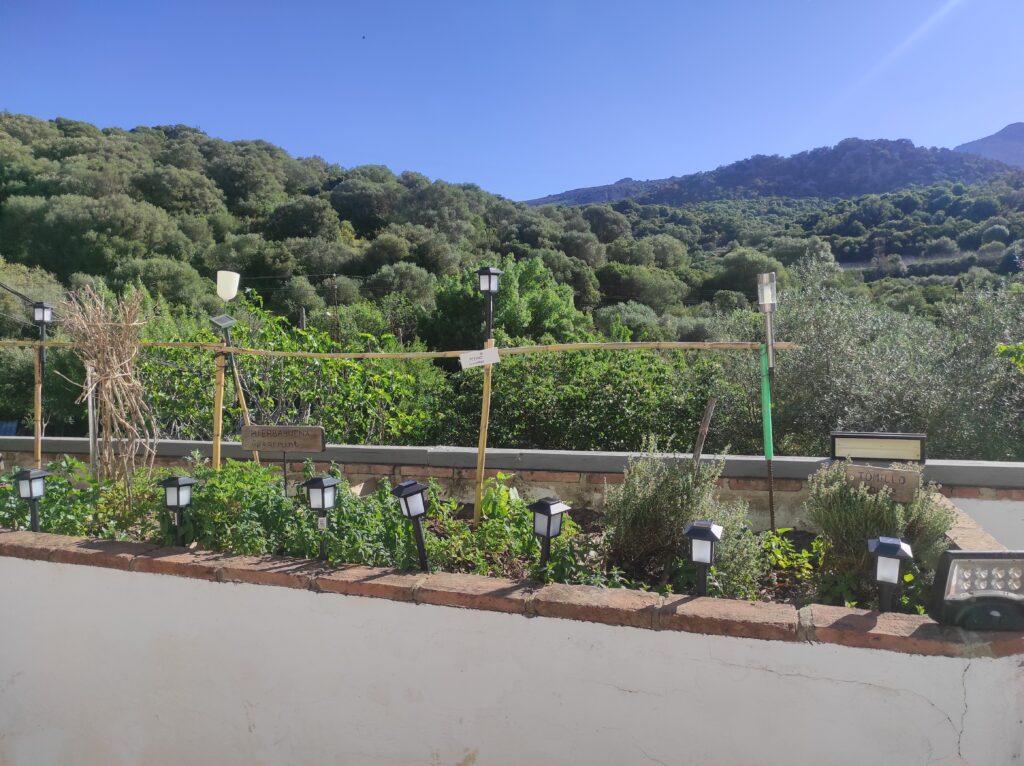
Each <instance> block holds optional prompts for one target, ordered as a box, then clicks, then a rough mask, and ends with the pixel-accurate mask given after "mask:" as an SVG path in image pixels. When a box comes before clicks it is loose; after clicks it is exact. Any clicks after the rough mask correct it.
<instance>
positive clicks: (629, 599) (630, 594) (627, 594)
mask: <svg viewBox="0 0 1024 766" xmlns="http://www.w3.org/2000/svg"><path fill="white" fill-rule="evenodd" d="M661 604H662V597H661V596H660V595H659V594H657V593H647V592H644V591H639V590H627V589H625V588H596V587H591V586H589V585H562V584H559V583H555V584H553V585H547V586H545V587H544V588H542V589H541V590H539V591H537V593H536V594H535V595H534V597H533V601H532V602H531V610H532V611H533V613H534V614H537V615H540V616H541V617H561V618H564V619H569V620H584V621H586V622H602V623H604V624H605V625H628V626H631V627H634V628H653V627H654V616H655V614H656V613H657V611H658V608H659V607H660V606H661Z"/></svg>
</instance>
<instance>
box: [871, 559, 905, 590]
mask: <svg viewBox="0 0 1024 766" xmlns="http://www.w3.org/2000/svg"><path fill="white" fill-rule="evenodd" d="M875 579H876V580H878V582H884V583H889V584H891V585H895V584H896V583H898V582H899V581H900V560H899V559H894V558H890V557H889V556H879V557H878V565H877V567H876V569H875Z"/></svg>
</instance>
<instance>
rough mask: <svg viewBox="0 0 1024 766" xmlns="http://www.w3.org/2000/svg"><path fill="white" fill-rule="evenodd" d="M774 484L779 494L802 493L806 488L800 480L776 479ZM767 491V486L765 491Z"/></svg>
mask: <svg viewBox="0 0 1024 766" xmlns="http://www.w3.org/2000/svg"><path fill="white" fill-rule="evenodd" d="M765 484H767V482H765ZM774 484H775V490H776V491H777V492H800V491H801V490H803V488H804V483H803V482H802V481H800V479H776V480H775V481H774ZM767 489H768V487H767V486H766V487H765V490H767Z"/></svg>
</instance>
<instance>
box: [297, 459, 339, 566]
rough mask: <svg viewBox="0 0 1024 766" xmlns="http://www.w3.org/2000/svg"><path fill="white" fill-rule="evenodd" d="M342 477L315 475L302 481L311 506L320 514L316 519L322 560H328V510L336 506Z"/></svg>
mask: <svg viewBox="0 0 1024 766" xmlns="http://www.w3.org/2000/svg"><path fill="white" fill-rule="evenodd" d="M340 483H341V479H338V478H337V477H334V476H314V477H313V478H312V479H308V480H307V481H304V482H302V486H303V487H305V488H306V495H307V497H308V498H309V507H310V508H312V509H313V510H314V511H317V512H318V513H319V514H320V515H319V517H318V518H317V521H316V528H317V529H318V530H320V533H321V534H320V560H321V561H327V538H326V536H325V533H326V532H327V512H328V511H329V510H331V509H332V508H333V507H334V504H335V502H337V499H338V484H340Z"/></svg>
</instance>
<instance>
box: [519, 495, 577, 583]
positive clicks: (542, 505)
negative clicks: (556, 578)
mask: <svg viewBox="0 0 1024 766" xmlns="http://www.w3.org/2000/svg"><path fill="white" fill-rule="evenodd" d="M527 507H528V508H529V510H530V511H532V512H533V533H534V534H535V535H537V537H539V538H540V568H541V570H544V569H547V566H548V559H549V558H550V557H551V538H553V537H558V536H559V535H560V534H562V514H563V513H566V512H567V511H571V510H572V508H570V507H569V506H568V505H566V504H565V503H563V502H562V501H561V500H559V499H558V498H557V497H543V498H541V499H540V500H538V501H537V502H535V503H531V504H530V505H529V506H527Z"/></svg>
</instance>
